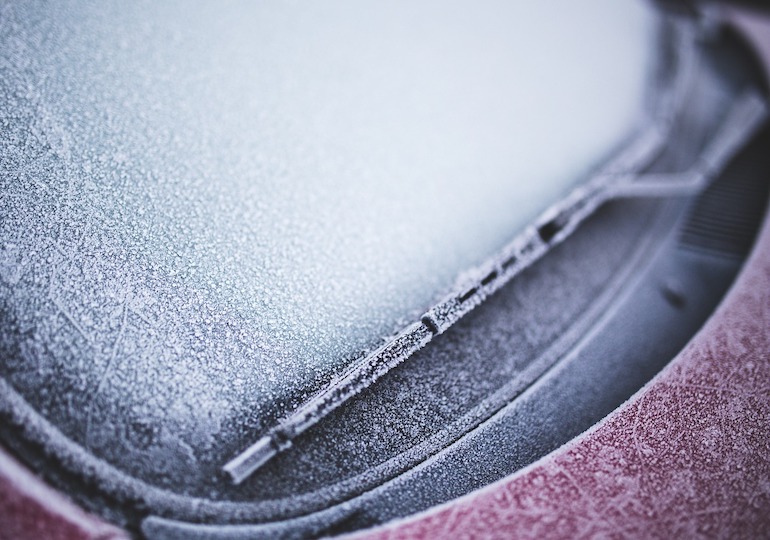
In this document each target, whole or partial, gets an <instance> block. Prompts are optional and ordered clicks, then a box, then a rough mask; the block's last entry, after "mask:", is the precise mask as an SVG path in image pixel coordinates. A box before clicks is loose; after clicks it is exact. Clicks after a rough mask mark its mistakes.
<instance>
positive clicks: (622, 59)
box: [0, 0, 651, 440]
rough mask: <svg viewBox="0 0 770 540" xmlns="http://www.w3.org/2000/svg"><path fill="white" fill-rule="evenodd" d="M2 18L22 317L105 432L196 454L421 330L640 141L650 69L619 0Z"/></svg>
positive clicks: (640, 22) (62, 11)
mask: <svg viewBox="0 0 770 540" xmlns="http://www.w3.org/2000/svg"><path fill="white" fill-rule="evenodd" d="M6 7H7V9H6V11H8V13H10V15H8V14H6V16H8V17H10V19H7V20H9V21H11V22H8V23H7V24H6V23H4V24H3V28H2V36H0V38H1V39H2V42H1V43H0V59H2V62H3V65H2V70H3V75H2V77H0V79H1V80H2V82H0V84H2V96H1V97H0V100H1V101H0V111H1V112H2V118H3V122H4V123H3V124H2V127H1V129H2V130H3V137H2V141H1V142H0V152H2V154H1V157H2V160H1V161H2V164H1V165H0V172H1V173H2V177H1V181H2V197H3V203H2V204H3V215H2V217H1V218H0V245H2V250H3V251H2V257H3V259H2V261H3V264H2V265H0V266H1V268H2V272H0V278H2V279H1V281H2V282H3V288H2V294H3V295H4V297H5V300H6V301H7V302H6V304H7V305H12V306H15V307H13V308H9V309H13V310H16V311H15V312H14V313H15V314H14V316H15V317H17V318H19V320H29V321H33V322H32V323H30V324H32V325H33V326H34V327H35V328H37V330H36V332H37V333H36V334H34V337H33V338H30V339H31V340H32V342H33V345H34V346H44V347H45V348H46V351H48V353H50V355H51V358H52V360H51V362H52V363H53V364H54V365H57V366H58V367H57V368H56V369H58V370H60V371H57V373H60V374H61V373H65V375H66V374H70V375H66V376H71V379H72V381H75V382H73V383H72V384H75V385H81V386H82V388H81V387H78V391H79V392H83V393H84V395H87V396H90V398H89V400H90V401H89V403H90V404H89V405H88V407H89V409H88V414H89V420H90V421H91V422H92V424H94V425H98V422H99V420H100V418H101V419H104V418H108V411H109V410H110V407H113V406H115V407H117V405H115V404H116V403H118V402H120V401H121V400H125V399H128V398H127V396H132V399H134V400H135V401H136V402H137V403H142V406H143V407H145V408H146V409H147V411H145V413H143V414H145V415H147V416H150V417H153V416H164V415H166V416H168V415H171V416H173V417H174V422H175V430H176V431H175V432H176V433H180V434H182V435H184V434H185V433H188V434H189V433H190V432H191V431H194V430H195V429H196V428H195V427H194V424H195V423H198V422H200V417H201V415H203V416H206V415H208V416H206V417H207V418H209V420H210V421H211V422H214V423H216V422H220V421H223V419H224V418H227V417H228V415H231V414H236V413H237V414H241V415H243V414H246V413H245V412H243V411H247V410H248V411H250V412H249V413H248V414H249V415H250V418H252V420H250V422H251V424H250V425H252V426H253V427H257V428H258V427H260V426H262V427H265V426H264V425H263V424H266V423H269V421H270V418H271V414H272V413H271V412H270V411H273V409H275V411H274V412H275V413H276V414H278V412H280V411H277V409H290V408H292V407H294V406H296V405H297V404H298V403H299V402H300V401H301V400H302V399H305V398H306V397H307V396H308V394H309V393H310V392H311V391H313V390H314V389H316V388H318V387H319V385H321V384H323V382H324V381H326V380H328V378H329V377H330V376H331V375H332V374H333V373H336V372H339V371H340V370H342V369H344V367H345V366H346V365H348V364H349V363H350V362H351V359H353V358H354V357H356V355H358V354H359V353H361V351H365V350H367V349H371V348H372V347H374V346H376V345H377V344H379V343H381V339H382V338H383V337H384V336H388V335H390V334H391V333H392V332H394V331H396V330H398V329H399V328H401V327H402V325H403V324H405V323H406V322H410V321H412V320H415V318H417V317H419V314H420V313H422V312H424V311H425V310H426V309H427V308H428V307H430V305H431V304H432V303H433V302H434V301H436V300H437V299H438V298H440V297H441V296H442V295H443V294H445V293H446V292H448V291H449V290H450V289H451V287H452V285H453V284H454V282H455V279H456V278H457V276H458V275H459V274H461V273H462V272H463V270H465V269H467V268H469V267H471V266H473V265H476V264H478V263H480V262H481V261H483V260H484V259H486V258H487V257H489V256H491V255H492V254H493V253H494V252H495V251H496V250H497V249H499V248H500V247H501V246H503V245H504V244H505V243H506V242H507V241H509V240H510V239H511V238H512V237H513V236H514V235H515V234H516V233H518V232H520V231H521V230H522V228H523V227H524V226H525V225H526V224H528V223H529V222H530V221H531V220H532V219H533V218H534V217H535V216H536V215H538V214H539V213H540V212H542V211H543V210H544V209H545V208H546V207H548V206H549V205H550V204H552V203H553V202H554V201H555V200H556V199H557V198H558V197H560V196H562V195H563V194H565V193H566V192H567V191H568V190H569V188H570V187H572V186H573V185H574V184H575V182H576V181H578V180H579V179H580V178H581V177H582V176H583V175H584V174H585V173H586V172H587V171H589V170H590V169H591V168H592V167H593V166H595V165H596V164H597V163H598V162H599V161H600V160H601V159H603V158H604V157H606V156H607V153H608V151H609V150H610V149H611V148H612V147H613V146H615V145H616V144H617V143H618V142H619V141H620V140H621V139H622V138H623V137H625V136H626V135H628V134H629V132H630V130H631V129H632V127H633V124H634V121H635V120H636V119H637V117H638V113H639V110H640V104H641V101H642V90H643V86H644V82H645V74H646V67H647V63H648V52H649V49H650V47H651V45H650V43H651V14H650V13H648V8H646V7H645V6H644V5H643V3H642V2H638V3H637V2H617V1H614V0H596V1H587V2H573V1H567V0H563V1H559V2H510V1H499V2H443V1H442V2H434V1H427V0H418V1H415V0H409V1H403V2H360V1H353V0H350V1H342V0H336V1H326V2H307V3H295V2H269V3H268V2H244V3H242V4H237V5H236V4H233V3H227V4H226V5H225V4H221V3H219V2H210V3H206V4H203V3H201V4H199V3H195V4H193V3H191V2H186V1H185V2H181V1H180V2H146V3H134V2H115V1H113V2H96V3H85V2H84V3H82V4H81V3H68V2H60V3H56V4H55V5H36V4H32V3H19V5H9V6H6ZM14 13H15V14H14ZM11 15H13V16H12V17H11ZM14 17H15V19H14ZM14 20H15V21H16V23H14V22H13V21H14ZM46 321H47V322H46ZM54 323H55V324H54ZM46 324H47V325H48V326H46ZM41 344H42V345H41ZM48 353H46V354H48ZM34 356H35V355H34V354H31V355H30V358H32V357H34ZM180 396H183V397H180ZM276 403H279V405H275V404H276ZM84 406H85V405H84ZM185 411H187V412H185ZM88 429H91V428H88ZM83 437H85V438H86V439H88V438H89V437H91V438H95V437H98V434H94V433H86V434H85V435H83ZM92 440H95V439H92ZM188 440H192V439H189V437H188Z"/></svg>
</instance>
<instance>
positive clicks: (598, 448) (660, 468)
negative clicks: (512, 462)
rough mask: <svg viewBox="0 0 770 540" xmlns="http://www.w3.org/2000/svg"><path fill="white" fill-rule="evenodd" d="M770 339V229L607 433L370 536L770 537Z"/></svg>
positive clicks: (608, 423)
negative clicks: (697, 326)
mask: <svg viewBox="0 0 770 540" xmlns="http://www.w3.org/2000/svg"><path fill="white" fill-rule="evenodd" d="M768 332H770V223H768V224H766V225H765V227H764V231H763V234H762V237H761V239H760V240H759V242H758V244H757V250H756V252H755V253H754V256H753V258H752V260H750V261H749V263H748V264H747V265H746V269H745V270H744V272H743V274H742V275H741V276H740V277H739V279H738V281H737V282H736V285H735V286H734V288H733V290H732V291H731V292H730V293H729V295H728V297H727V299H726V301H725V302H724V304H723V305H722V307H721V308H720V309H719V310H718V312H717V313H716V314H715V315H714V317H713V318H712V319H711V320H710V321H709V323H708V324H707V325H706V327H704V329H703V330H702V331H701V332H700V333H699V334H698V335H697V336H696V337H695V339H694V340H693V341H692V342H691V343H690V344H689V345H688V346H687V347H686V348H685V349H684V350H683V351H682V352H681V353H680V354H679V356H678V357H677V358H676V359H675V360H674V361H673V362H672V363H671V364H670V365H669V366H668V368H666V369H665V370H664V371H663V372H662V373H661V374H660V375H659V376H658V377H657V378H656V379H654V380H653V381H652V382H651V383H649V384H648V385H647V386H646V387H645V388H644V389H642V390H641V391H640V392H639V393H637V395H636V396H635V397H634V398H632V399H631V400H630V401H629V402H628V403H627V404H626V405H625V406H623V407H622V408H621V409H620V410H619V411H617V412H616V413H614V414H613V415H611V416H610V417H608V418H607V419H606V420H605V421H604V422H603V423H602V424H600V425H599V426H598V427H597V428H596V429H594V430H592V431H590V432H588V433H587V434H585V435H584V436H582V437H581V438H579V439H577V440H575V441H574V442H572V443H570V444H568V445H567V446H565V447H563V448H562V449H561V450H559V451H557V452H556V453H555V454H553V455H551V456H550V457H548V458H546V459H544V460H543V461H541V462H539V463H537V464H535V465H534V466H533V467H530V468H528V469H525V470H524V471H522V472H521V473H518V474H515V475H513V476H511V477H508V478H507V479H504V480H502V481H501V482H498V483H496V484H494V485H492V486H490V487H489V488H486V489H483V490H481V491H478V492H476V493H474V494H471V495H469V496H467V497H465V498H462V499H460V500H458V501H456V502H454V503H450V504H448V505H445V506H443V507H439V508H438V509H436V510H434V511H430V512H428V513H426V514H422V515H421V516H418V517H417V518H415V519H411V520H406V521H403V522H400V523H394V524H392V525H390V526H386V527H384V528H382V529H379V530H377V531H374V532H373V533H372V534H370V535H364V536H365V537H367V538H371V539H375V538H377V539H383V540H384V539H395V538H443V537H451V538H502V537H505V538H509V537H519V538H543V537H552V538H553V537H567V538H578V537H587V536H591V537H593V536H597V535H599V536H609V537H639V536H644V537H662V538H684V537H688V538H691V537H693V536H703V535H705V536H709V537H761V536H764V535H767V534H768V530H770V439H768V436H767V435H768V434H767V426H769V425H770V343H768Z"/></svg>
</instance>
